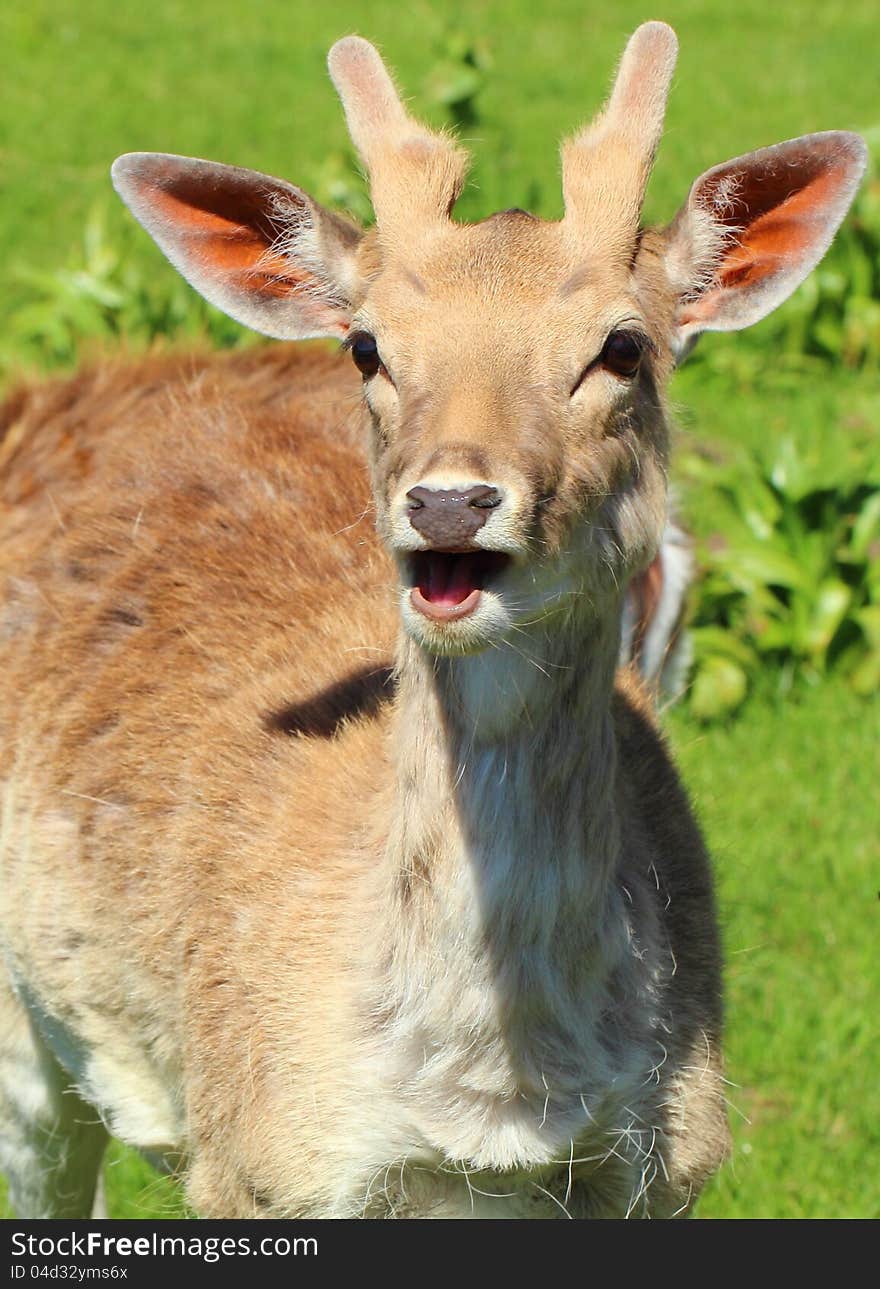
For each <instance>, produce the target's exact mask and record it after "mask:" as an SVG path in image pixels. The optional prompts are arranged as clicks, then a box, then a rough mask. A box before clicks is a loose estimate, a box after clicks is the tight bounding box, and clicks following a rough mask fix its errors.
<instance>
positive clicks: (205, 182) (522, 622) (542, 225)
mask: <svg viewBox="0 0 880 1289" xmlns="http://www.w3.org/2000/svg"><path fill="white" fill-rule="evenodd" d="M676 49H677V45H676V41H675V37H674V35H673V33H672V32H671V30H670V29H669V28H668V27H666V26H665V25H664V24H662V23H648V24H646V25H645V26H643V27H641V28H639V30H638V31H637V32H636V33H635V35H634V36H633V37H632V39H631V40H630V42H629V44H628V46H627V49H626V51H625V53H624V57H623V60H622V63H621V66H620V69H619V72H618V76H617V79H616V81H615V85H614V89H613V91H612V94H611V97H610V99H609V102H608V104H607V106H606V108H605V110H604V112H603V113H602V114H601V115H600V116H599V118H598V119H597V121H596V122H594V123H593V124H592V125H591V126H589V127H587V128H586V129H584V130H583V131H581V132H580V133H579V134H578V135H576V136H575V137H574V138H573V139H572V140H570V141H569V142H567V143H566V144H565V145H564V147H563V189H564V196H565V217H564V218H563V219H562V220H561V221H559V222H557V223H546V222H543V221H541V220H538V219H535V218H533V217H532V216H531V215H528V214H526V213H525V212H522V211H506V212H504V213H502V214H499V215H495V216H493V217H492V218H490V219H487V220H485V221H484V222H482V223H480V224H476V225H470V226H468V225H461V224H457V223H455V222H454V221H453V220H452V218H451V214H450V212H451V210H452V207H453V205H454V202H455V200H456V198H457V196H458V194H459V192H460V190H461V186H462V184H463V181H464V174H465V158H464V156H463V154H462V153H461V152H460V151H459V149H458V148H457V147H456V146H455V145H454V144H453V143H452V142H451V141H450V140H449V139H448V138H446V137H445V136H439V135H435V134H432V133H431V132H430V131H428V130H426V129H425V128H424V127H422V126H420V125H418V124H417V123H416V122H414V121H413V120H411V118H410V117H409V116H408V115H407V114H406V112H405V110H404V108H403V106H402V104H401V102H400V99H399V97H398V95H397V93H396V91H395V89H394V86H393V84H392V82H391V80H390V77H389V76H388V73H387V71H386V70H385V68H384V66H383V64H382V62H381V60H380V59H379V56H378V54H377V53H376V51H375V50H374V49H373V48H372V46H371V45H369V44H367V42H366V41H363V40H361V39H359V38H357V37H348V38H347V39H345V40H343V41H340V42H339V43H338V44H337V45H335V46H334V48H333V50H331V54H330V71H331V76H332V77H333V79H334V81H335V83H336V86H337V89H338V90H339V93H340V96H341V98H342V102H343V105H344V108H345V111H346V116H347V120H348V125H349V129H350V131H351V135H352V138H353V140H354V143H355V145H356V146H357V147H358V150H359V151H360V154H361V156H362V158H363V160H364V163H365V165H366V168H367V170H368V172H369V176H370V188H371V195H372V199H373V204H374V207H375V211H376V221H377V222H376V227H375V229H373V230H371V231H370V232H369V233H364V232H363V231H362V230H361V229H359V228H357V227H356V226H355V225H353V224H351V223H350V222H349V221H347V220H345V219H343V218H341V217H340V216H339V215H336V214H334V213H331V212H329V211H327V210H324V209H322V208H321V207H320V206H319V205H318V204H317V203H316V202H315V201H313V200H312V198H310V197H309V196H308V195H307V194H306V193H304V192H302V191H301V190H300V189H297V188H294V187H292V186H291V185H290V184H287V183H284V182H282V181H281V180H277V179H270V178H268V177H267V176H265V175H259V174H255V173H254V172H252V171H247V170H239V169H236V168H233V167H229V166H219V165H215V164H213V163H210V162H204V161H196V160H193V159H190V158H181V157H170V156H166V155H163V154H130V155H129V156H126V157H122V158H120V159H119V161H117V163H116V165H115V166H114V172H113V174H114V182H115V184H116V186H117V189H118V190H119V192H120V193H121V195H122V196H123V198H124V200H125V201H126V202H127V203H128V205H129V206H130V207H131V209H132V210H133V212H134V213H135V215H136V216H137V217H138V218H139V219H140V220H141V222H142V223H143V224H144V226H145V227H146V228H147V229H148V231H149V232H150V233H152V235H153V236H154V237H155V238H156V240H157V241H158V243H159V245H160V246H161V247H162V248H163V249H164V250H165V252H166V253H167V254H168V256H169V258H170V259H171V260H172V262H173V263H174V264H175V265H176V266H177V267H178V268H179V269H180V270H181V272H183V274H184V276H186V277H187V278H188V279H189V280H190V281H191V282H193V284H194V285H195V286H197V288H198V289H199V290H200V291H201V292H202V293H203V294H204V295H205V296H206V297H207V298H208V299H209V300H211V301H212V302H213V303H215V304H218V305H219V306H220V307H221V308H223V309H225V310H226V312H228V313H229V314H231V315H232V316H233V317H235V318H237V319H238V320H240V321H242V322H245V323H246V324H248V325H250V326H252V327H254V328H255V329H256V330H259V331H263V332H266V333H267V334H270V335H274V336H278V337H280V338H287V339H295V338H301V337H306V336H314V335H329V336H335V337H337V338H338V339H341V340H342V341H343V343H344V345H345V347H346V348H348V349H349V350H350V352H351V355H352V358H353V360H354V362H355V363H356V364H357V366H358V368H359V369H360V371H361V373H362V375H363V384H364V397H365V401H366V406H367V408H368V410H369V417H370V421H371V426H372V430H371V444H370V459H371V465H372V472H373V483H374V492H375V500H376V512H377V520H378V526H379V531H380V533H381V535H382V537H383V539H384V540H385V542H386V544H387V546H388V548H389V550H390V551H391V552H392V554H393V555H394V558H395V559H396V561H397V566H398V569H399V573H400V602H401V612H402V616H403V621H404V624H405V626H406V628H407V630H408V631H409V632H410V634H411V635H412V636H414V637H415V638H416V639H417V640H418V641H419V642H420V643H421V644H423V645H425V646H426V647H428V648H429V649H431V650H432V651H434V652H442V653H459V652H471V651H475V650H480V649H483V648H485V647H486V646H488V645H490V644H492V643H494V642H495V641H496V640H497V639H498V638H499V637H503V636H505V635H506V634H507V633H508V632H510V631H514V630H524V629H527V628H528V626H529V625H530V624H535V623H538V622H541V623H547V624H552V622H553V621H554V620H555V621H559V622H563V621H565V620H566V619H567V617H569V616H570V615H571V614H573V613H579V612H580V613H585V614H593V615H594V616H602V617H604V618H607V617H609V616H610V617H611V619H612V620H613V618H614V617H615V613H616V609H614V608H613V607H610V606H609V600H610V599H611V600H613V599H614V597H616V596H617V594H618V593H619V592H620V590H621V588H622V587H623V586H624V584H625V582H626V580H627V578H628V577H629V576H630V575H631V574H632V573H633V572H635V571H636V570H638V569H639V568H640V567H642V566H643V565H645V564H646V563H647V562H648V561H649V560H650V559H651V558H652V556H653V554H654V552H655V550H656V546H657V543H658V541H659V538H660V533H661V530H662V525H663V520H664V504H665V469H666V454H667V431H666V426H665V421H664V415H663V399H662V391H663V388H664V385H665V382H666V380H667V379H668V376H669V373H670V371H671V369H672V366H673V364H674V359H675V357H676V356H677V355H678V356H680V355H681V354H682V353H684V352H686V351H687V349H688V348H689V347H690V345H691V344H692V343H693V341H694V340H695V338H696V336H697V335H698V334H699V333H700V331H702V330H705V329H715V330H730V329H734V328H738V327H742V326H746V325H748V324H749V323H751V322H754V321H757V320H758V319H759V318H761V317H763V316H764V315H765V314H766V313H768V312H769V311H770V310H771V309H772V308H774V307H775V306H776V305H777V304H778V303H780V302H781V301H782V300H783V299H784V298H785V297H786V296H787V295H788V294H789V293H790V292H791V291H792V290H793V289H794V287H795V286H797V284H798V283H799V282H800V281H801V280H802V278H803V277H804V276H805V275H806V274H807V272H809V270H810V269H811V268H812V267H813V265H814V264H815V263H816V262H817V260H818V259H819V258H820V257H821V255H822V254H823V253H824V251H825V249H826V248H827V246H828V244H829V242H830V240H831V237H832V236H833V234H834V231H835V230H836V228H837V226H838V224H839V223H840V220H841V219H842V218H843V215H844V213H845V211H846V208H847V206H848V204H849V201H850V200H851V197H852V195H853V193H854V191H855V188H856V186H857V184H858V180H859V178H860V175H861V173H862V170H863V168H864V163H865V149H864V145H863V144H862V142H861V140H859V139H858V138H857V136H854V135H849V134H843V133H829V134H818V135H811V136H807V137H806V138H804V139H795V140H792V141H790V142H789V143H785V144H780V145H778V146H776V147H771V148H766V149H763V150H761V151H759V152H755V153H752V154H750V155H748V156H745V157H739V158H736V159H735V160H734V161H731V162H727V163H725V164H723V165H721V166H717V167H715V168H714V169H712V170H710V171H708V172H707V173H706V174H704V175H703V176H701V178H700V179H698V180H697V181H696V183H695V184H694V185H693V187H692V189H691V192H690V195H689V197H688V200H687V201H686V203H685V205H684V206H683V207H682V209H681V210H680V212H679V214H678V215H677V217H676V219H675V220H674V221H673V223H672V224H671V225H670V226H669V227H668V228H666V229H663V230H643V229H641V228H640V225H639V218H640V211H641V205H642V200H643V197H644V191H645V186H646V183H647V179H648V175H649V173H650V168H651V165H652V161H653V156H654V152H655V149H656V147H657V144H658V142H659V138H660V133H661V130H662V121H663V113H664V108H665V101H666V95H667V91H668V88H669V83H670V80H671V76H672V71H673V67H674V63H675V55H676Z"/></svg>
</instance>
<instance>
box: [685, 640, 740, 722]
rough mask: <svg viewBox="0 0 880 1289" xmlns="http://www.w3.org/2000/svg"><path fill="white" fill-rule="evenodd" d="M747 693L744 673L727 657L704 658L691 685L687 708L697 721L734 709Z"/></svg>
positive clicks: (706, 719) (725, 713) (708, 719)
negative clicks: (689, 704) (689, 700)
mask: <svg viewBox="0 0 880 1289" xmlns="http://www.w3.org/2000/svg"><path fill="white" fill-rule="evenodd" d="M747 692H748V680H747V679H746V673H745V672H744V671H743V669H742V667H740V666H739V665H738V664H737V663H735V662H732V661H731V660H730V659H729V658H719V657H716V656H713V657H710V658H707V659H706V661H705V662H704V663H703V665H702V666H701V667H700V669H699V670H698V672H697V674H696V677H695V678H694V683H693V686H692V688H691V709H692V710H693V713H694V715H695V716H696V717H697V718H698V719H699V720H701V721H712V720H717V719H718V717H719V716H726V715H727V714H728V713H729V712H732V711H735V710H736V708H737V707H739V705H740V703H742V701H743V699H744V698H745V696H746V693H747Z"/></svg>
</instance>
